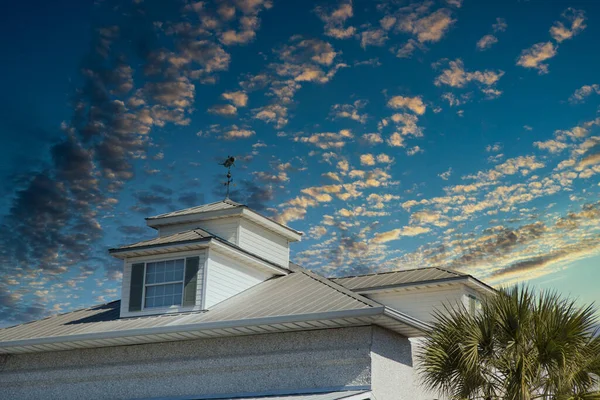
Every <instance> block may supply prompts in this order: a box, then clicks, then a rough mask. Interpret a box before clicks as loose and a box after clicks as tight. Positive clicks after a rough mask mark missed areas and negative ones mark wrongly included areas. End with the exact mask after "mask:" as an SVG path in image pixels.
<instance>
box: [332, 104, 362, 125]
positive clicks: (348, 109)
mask: <svg viewBox="0 0 600 400" xmlns="http://www.w3.org/2000/svg"><path fill="white" fill-rule="evenodd" d="M366 105H367V102H366V101H365V100H356V101H355V102H354V103H352V104H334V105H333V106H331V111H330V113H329V115H330V116H331V117H332V118H334V119H338V118H348V119H351V120H353V121H356V122H360V123H361V124H364V123H365V122H367V118H368V117H369V116H368V115H367V114H361V113H360V110H361V109H363V108H364V107H365V106H366Z"/></svg>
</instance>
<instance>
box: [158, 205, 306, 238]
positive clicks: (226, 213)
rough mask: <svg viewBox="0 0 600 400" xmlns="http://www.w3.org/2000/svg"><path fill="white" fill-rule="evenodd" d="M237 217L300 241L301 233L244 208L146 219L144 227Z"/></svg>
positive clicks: (159, 226)
mask: <svg viewBox="0 0 600 400" xmlns="http://www.w3.org/2000/svg"><path fill="white" fill-rule="evenodd" d="M235 216H239V217H241V218H245V219H248V220H250V221H252V222H254V223H256V224H258V225H260V226H262V227H264V228H266V229H269V230H270V231H273V232H275V233H277V234H279V235H282V236H284V237H285V238H287V240H289V241H290V242H297V241H299V240H301V239H302V232H299V231H296V230H294V229H292V228H290V227H288V226H285V225H283V224H280V223H278V222H275V221H273V220H272V219H270V218H267V217H265V216H263V215H261V214H259V213H257V212H256V211H253V210H251V209H249V208H248V207H246V206H240V207H235V208H227V209H224V210H215V211H205V212H201V213H196V214H185V215H174V216H170V217H160V216H158V217H149V218H146V225H148V226H149V227H151V228H154V229H159V228H161V227H163V226H168V225H176V224H184V223H189V222H196V221H207V220H213V219H219V218H228V217H235Z"/></svg>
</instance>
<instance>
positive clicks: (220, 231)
mask: <svg viewBox="0 0 600 400" xmlns="http://www.w3.org/2000/svg"><path fill="white" fill-rule="evenodd" d="M239 225H240V217H231V218H218V219H209V220H206V221H196V222H186V223H183V224H176V225H167V226H164V227H162V228H160V229H159V231H158V236H167V235H172V234H174V233H177V232H183V231H187V230H190V229H194V228H202V229H204V230H206V231H208V232H210V233H212V234H213V235H216V236H219V237H220V238H222V239H225V240H227V241H228V242H231V243H235V244H238V227H239Z"/></svg>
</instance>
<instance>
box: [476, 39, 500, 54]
mask: <svg viewBox="0 0 600 400" xmlns="http://www.w3.org/2000/svg"><path fill="white" fill-rule="evenodd" d="M496 43H498V38H497V37H496V36H494V35H485V36H483V37H482V38H481V39H479V40H478V41H477V49H478V50H481V51H483V50H487V49H489V48H490V47H492V46H493V45H494V44H496Z"/></svg>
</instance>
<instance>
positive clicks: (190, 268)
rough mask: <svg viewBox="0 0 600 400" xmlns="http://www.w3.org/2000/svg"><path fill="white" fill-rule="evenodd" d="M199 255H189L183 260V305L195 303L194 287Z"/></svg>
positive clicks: (191, 305) (196, 284)
mask: <svg viewBox="0 0 600 400" xmlns="http://www.w3.org/2000/svg"><path fill="white" fill-rule="evenodd" d="M199 267H200V257H189V258H187V259H186V260H185V281H184V288H183V306H184V307H193V306H195V305H196V287H197V286H198V268H199Z"/></svg>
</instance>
